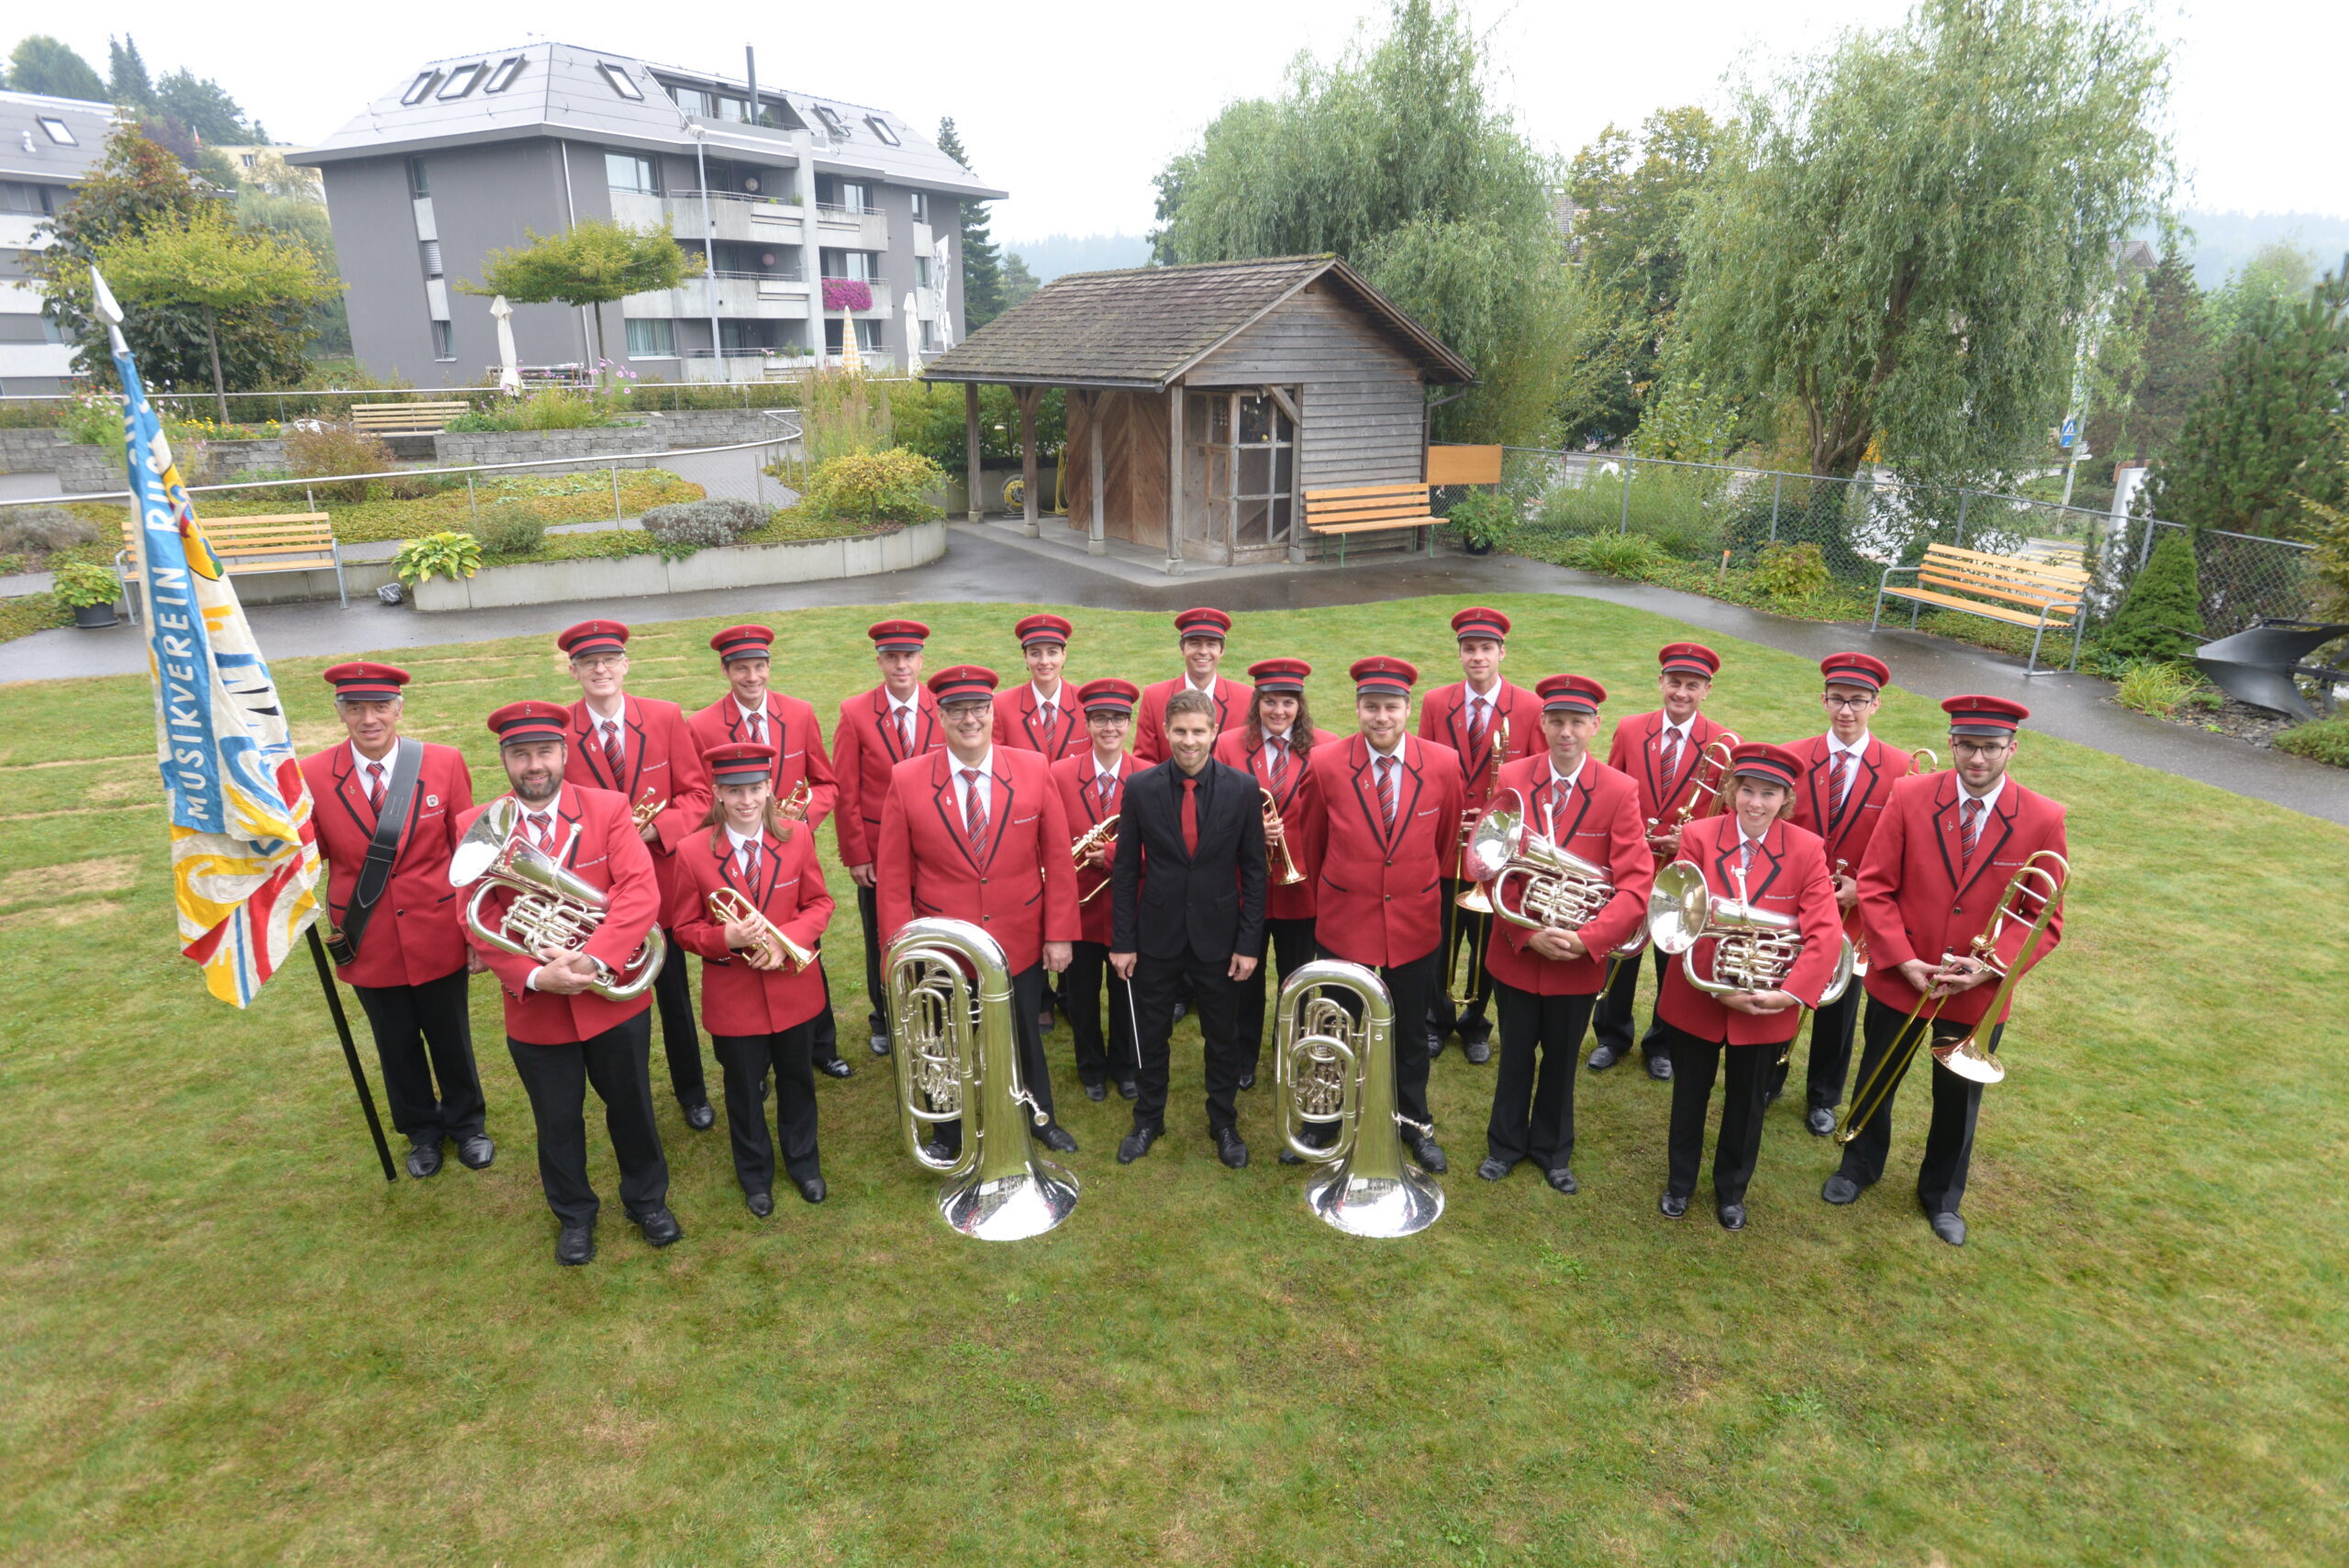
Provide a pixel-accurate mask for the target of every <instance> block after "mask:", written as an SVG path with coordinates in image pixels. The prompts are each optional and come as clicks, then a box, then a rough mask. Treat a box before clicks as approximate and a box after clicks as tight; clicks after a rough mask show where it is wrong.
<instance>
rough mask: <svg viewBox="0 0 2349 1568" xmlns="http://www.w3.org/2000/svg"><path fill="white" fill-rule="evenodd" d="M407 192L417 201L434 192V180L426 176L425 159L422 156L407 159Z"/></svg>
mask: <svg viewBox="0 0 2349 1568" xmlns="http://www.w3.org/2000/svg"><path fill="white" fill-rule="evenodd" d="M407 194H408V195H411V196H414V197H415V198H416V199H417V201H422V200H424V199H425V198H426V197H428V196H429V195H431V194H432V182H431V181H429V180H428V179H426V178H425V177H424V160H423V159H421V158H411V159H409V160H408V161H407Z"/></svg>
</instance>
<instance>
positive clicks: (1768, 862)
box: [1740, 784, 1859, 904]
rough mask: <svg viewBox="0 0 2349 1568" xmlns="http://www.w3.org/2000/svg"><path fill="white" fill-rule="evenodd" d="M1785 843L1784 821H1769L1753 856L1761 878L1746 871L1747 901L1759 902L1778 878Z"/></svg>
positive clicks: (1785, 829) (1785, 830) (1856, 786)
mask: <svg viewBox="0 0 2349 1568" xmlns="http://www.w3.org/2000/svg"><path fill="white" fill-rule="evenodd" d="M1853 787H1854V789H1856V788H1858V787H1859V786H1858V785H1856V784H1854V785H1853ZM1740 831H1741V833H1742V829H1740ZM1786 845H1787V825H1786V823H1785V822H1783V821H1779V822H1773V823H1771V824H1770V830H1769V831H1768V832H1767V833H1765V834H1763V835H1762V847H1761V849H1759V850H1758V851H1755V852H1754V856H1753V859H1754V862H1755V869H1757V870H1759V871H1760V872H1761V873H1762V878H1761V880H1760V881H1759V882H1753V873H1751V872H1749V873H1746V878H1747V880H1748V881H1749V882H1752V883H1753V885H1752V887H1751V889H1750V890H1749V891H1748V892H1747V893H1746V895H1745V896H1746V900H1747V902H1749V903H1754V904H1758V903H1760V902H1761V901H1762V895H1764V894H1765V893H1767V892H1769V891H1770V884H1772V883H1774V882H1776V881H1777V880H1778V868H1779V863H1780V859H1779V851H1782V850H1784V849H1785V848H1786Z"/></svg>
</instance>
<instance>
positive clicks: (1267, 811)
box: [1256, 784, 1305, 887]
mask: <svg viewBox="0 0 2349 1568" xmlns="http://www.w3.org/2000/svg"><path fill="white" fill-rule="evenodd" d="M1256 793H1257V794H1259V795H1263V796H1264V837H1265V839H1266V840H1269V841H1270V842H1271V843H1272V844H1273V846H1274V847H1275V849H1277V850H1279V851H1280V852H1281V865H1280V874H1279V875H1278V876H1275V878H1273V882H1274V884H1275V885H1276V886H1280V887H1294V886H1296V885H1297V884H1298V883H1300V882H1303V881H1304V880H1305V873H1303V872H1301V871H1299V870H1297V857H1296V856H1295V855H1292V854H1290V853H1289V852H1288V829H1287V828H1285V827H1283V826H1282V824H1281V803H1280V802H1279V801H1277V800H1275V799H1274V798H1273V792H1272V791H1271V790H1268V789H1266V788H1264V786H1263V785H1262V784H1259V785H1258V786H1257V789H1256Z"/></svg>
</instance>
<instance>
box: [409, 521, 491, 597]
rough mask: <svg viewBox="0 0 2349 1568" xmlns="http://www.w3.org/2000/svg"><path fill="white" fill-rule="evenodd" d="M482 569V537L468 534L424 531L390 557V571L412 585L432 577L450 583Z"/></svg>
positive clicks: (427, 580)
mask: <svg viewBox="0 0 2349 1568" xmlns="http://www.w3.org/2000/svg"><path fill="white" fill-rule="evenodd" d="M480 570H481V540H479V539H475V538H474V537H473V535H471V534H467V533H456V532H453V531H451V532H444V533H437V534H426V535H424V536H422V537H421V538H418V539H410V540H408V541H407V542H406V544H403V545H402V546H400V548H399V553H398V554H396V555H395V556H393V557H392V574H393V575H394V576H395V577H397V578H398V579H399V580H400V581H401V582H403V583H406V584H408V585H409V586H410V587H414V586H415V585H416V584H418V583H424V582H429V581H430V580H431V579H432V578H435V577H446V578H448V579H449V580H450V581H451V582H452V583H453V582H456V581H457V580H459V579H460V578H464V577H470V576H472V575H473V573H476V572H478V571H480Z"/></svg>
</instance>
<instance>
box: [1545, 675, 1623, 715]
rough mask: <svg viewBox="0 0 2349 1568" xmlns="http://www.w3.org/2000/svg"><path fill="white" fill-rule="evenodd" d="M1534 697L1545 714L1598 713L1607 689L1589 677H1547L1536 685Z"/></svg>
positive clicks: (1604, 699) (1605, 698) (1605, 697)
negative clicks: (1538, 700)
mask: <svg viewBox="0 0 2349 1568" xmlns="http://www.w3.org/2000/svg"><path fill="white" fill-rule="evenodd" d="M1533 695H1536V696H1538V697H1540V698H1541V699H1542V711H1543V712H1544V713H1597V712H1598V705H1599V704H1600V703H1603V702H1605V701H1606V700H1607V688H1606V687H1605V686H1602V685H1600V684H1598V682H1597V681H1594V680H1592V679H1591V678H1590V677H1589V676H1588V675H1547V676H1544V677H1543V678H1542V679H1541V680H1540V681H1537V682H1535V683H1534V686H1533Z"/></svg>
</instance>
